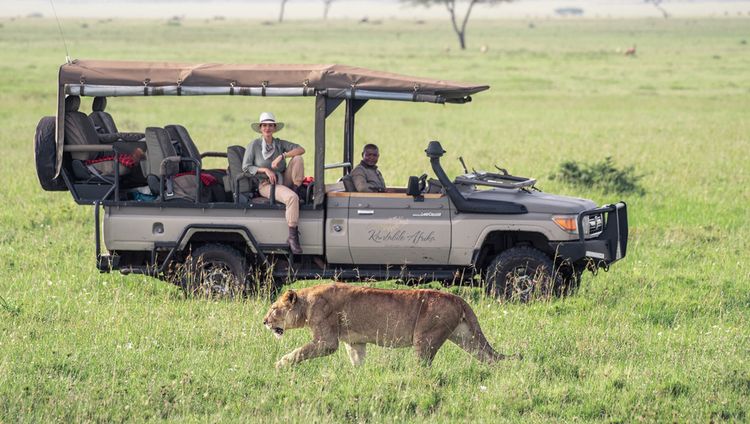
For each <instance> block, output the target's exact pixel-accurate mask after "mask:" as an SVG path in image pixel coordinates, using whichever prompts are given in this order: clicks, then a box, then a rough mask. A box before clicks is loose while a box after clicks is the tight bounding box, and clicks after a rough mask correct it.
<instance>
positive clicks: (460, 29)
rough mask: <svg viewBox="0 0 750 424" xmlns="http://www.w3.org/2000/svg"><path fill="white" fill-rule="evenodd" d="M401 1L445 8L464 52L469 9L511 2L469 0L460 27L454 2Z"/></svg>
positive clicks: (509, 0) (504, 0)
mask: <svg viewBox="0 0 750 424" xmlns="http://www.w3.org/2000/svg"><path fill="white" fill-rule="evenodd" d="M401 1H403V2H405V3H410V4H413V5H418V6H424V7H430V6H432V5H435V4H442V5H443V6H445V8H446V9H447V10H448V13H449V14H450V17H451V24H453V31H455V33H456V35H457V36H458V42H459V44H461V50H466V24H467V23H468V22H469V16H470V15H471V9H473V8H474V6H475V5H476V4H477V3H485V4H496V3H502V2H511V1H513V0H469V1H468V3H469V7H468V8H467V9H466V14H465V15H464V17H463V19H462V20H461V25H460V26H459V24H458V20H457V16H456V0H401Z"/></svg>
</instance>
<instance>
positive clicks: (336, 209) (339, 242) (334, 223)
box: [325, 196, 352, 264]
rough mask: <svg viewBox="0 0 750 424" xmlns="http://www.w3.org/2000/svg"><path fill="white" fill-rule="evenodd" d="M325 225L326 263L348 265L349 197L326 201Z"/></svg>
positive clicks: (349, 255)
mask: <svg viewBox="0 0 750 424" xmlns="http://www.w3.org/2000/svg"><path fill="white" fill-rule="evenodd" d="M326 208H327V213H326V223H325V234H326V261H328V263H332V264H350V263H352V255H351V253H350V252H349V225H348V223H347V220H348V216H349V197H348V196H346V197H343V196H342V197H332V196H329V197H328V199H327V204H326Z"/></svg>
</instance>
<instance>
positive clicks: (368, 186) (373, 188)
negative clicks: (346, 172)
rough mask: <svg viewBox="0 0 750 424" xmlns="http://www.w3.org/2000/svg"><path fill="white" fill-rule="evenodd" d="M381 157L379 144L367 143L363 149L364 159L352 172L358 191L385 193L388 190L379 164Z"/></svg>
mask: <svg viewBox="0 0 750 424" xmlns="http://www.w3.org/2000/svg"><path fill="white" fill-rule="evenodd" d="M379 158H380V152H379V150H378V146H376V145H374V144H365V147H364V148H363V149H362V161H361V162H360V163H359V165H357V167H356V168H354V169H353V170H352V172H351V174H350V175H351V177H352V181H353V182H354V186H355V187H356V188H357V191H358V192H362V193H383V192H385V191H386V189H385V180H384V179H383V174H381V173H380V171H379V170H378V166H377V164H378V159H379Z"/></svg>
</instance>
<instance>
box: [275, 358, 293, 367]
mask: <svg viewBox="0 0 750 424" xmlns="http://www.w3.org/2000/svg"><path fill="white" fill-rule="evenodd" d="M293 358H294V357H293V356H292V354H287V355H284V356H282V357H281V359H279V360H278V361H276V369H277V370H279V369H281V368H284V367H288V366H289V365H291V364H292V363H293Z"/></svg>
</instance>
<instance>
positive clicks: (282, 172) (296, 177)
mask: <svg viewBox="0 0 750 424" xmlns="http://www.w3.org/2000/svg"><path fill="white" fill-rule="evenodd" d="M251 127H252V128H253V130H255V132H258V133H260V134H261V137H259V138H257V139H255V140H253V141H252V142H251V143H250V144H248V146H247V149H246V150H245V157H244V158H243V160H242V170H243V171H244V172H246V173H248V174H251V175H256V174H258V176H259V177H260V187H259V188H258V192H259V193H260V195H261V196H263V197H265V198H266V199H268V198H270V196H271V184H276V193H275V195H276V200H278V201H280V202H282V203H284V204H285V205H286V222H287V224H288V225H289V238H288V239H287V242H288V243H289V248H290V249H291V250H292V253H294V254H300V253H302V247H301V246H300V243H299V231H298V230H297V222H298V221H299V197H298V196H297V189H298V188H299V186H300V185H302V180H303V179H304V178H305V171H304V164H303V162H302V155H303V154H304V153H305V149H304V148H302V146H300V145H298V144H294V143H291V142H289V141H286V140H281V139H279V138H275V137H274V136H273V134H274V133H275V132H276V131H280V130H281V129H282V128H284V123H283V122H276V117H275V116H274V115H273V114H272V113H270V112H263V113H261V114H260V118H259V119H258V122H254V123H252V124H251ZM287 158H289V159H290V160H289V164H287V163H286V160H285V159H287ZM277 173H279V175H278V177H279V178H277Z"/></svg>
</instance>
